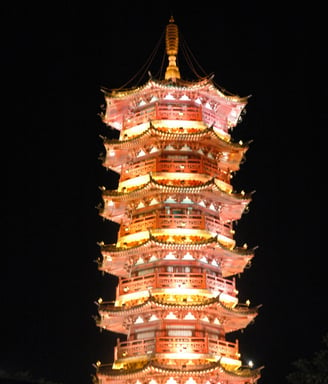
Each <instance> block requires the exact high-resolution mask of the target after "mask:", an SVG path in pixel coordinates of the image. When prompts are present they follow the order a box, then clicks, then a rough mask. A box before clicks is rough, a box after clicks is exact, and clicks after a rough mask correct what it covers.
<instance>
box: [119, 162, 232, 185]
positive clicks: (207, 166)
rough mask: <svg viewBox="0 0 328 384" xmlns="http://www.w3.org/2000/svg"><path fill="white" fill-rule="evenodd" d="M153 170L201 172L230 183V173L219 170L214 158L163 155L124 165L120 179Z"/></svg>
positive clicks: (153, 171) (126, 178)
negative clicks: (184, 157)
mask: <svg viewBox="0 0 328 384" xmlns="http://www.w3.org/2000/svg"><path fill="white" fill-rule="evenodd" d="M151 172H152V173H155V172H174V173H178V172H183V173H201V174H207V175H209V176H212V177H216V178H218V179H219V180H221V181H224V182H226V183H230V178H229V174H227V173H226V172H223V171H221V170H219V169H218V166H217V163H216V161H214V160H210V159H206V158H200V159H186V160H177V159H175V160H173V159H167V158H163V157H160V158H158V159H149V160H145V161H141V162H138V163H136V164H128V165H126V166H124V167H122V172H121V178H120V181H125V180H129V179H133V178H135V177H138V176H141V175H146V174H149V173H151Z"/></svg>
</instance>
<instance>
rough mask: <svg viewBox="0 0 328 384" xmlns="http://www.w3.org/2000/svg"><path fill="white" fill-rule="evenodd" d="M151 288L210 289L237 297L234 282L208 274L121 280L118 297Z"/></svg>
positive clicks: (160, 274) (157, 275) (150, 276)
mask: <svg viewBox="0 0 328 384" xmlns="http://www.w3.org/2000/svg"><path fill="white" fill-rule="evenodd" d="M150 288H152V289H156V288H187V289H208V290H209V291H211V292H213V293H214V294H216V295H218V294H219V293H221V292H224V293H226V294H228V295H231V296H236V286H235V281H234V280H228V279H224V278H222V277H218V276H213V275H209V274H208V273H206V272H201V273H194V272H155V273H151V274H147V275H143V276H136V277H131V278H129V279H125V278H121V279H120V281H119V285H118V295H119V296H121V295H124V294H131V293H135V292H140V291H147V290H149V289H150Z"/></svg>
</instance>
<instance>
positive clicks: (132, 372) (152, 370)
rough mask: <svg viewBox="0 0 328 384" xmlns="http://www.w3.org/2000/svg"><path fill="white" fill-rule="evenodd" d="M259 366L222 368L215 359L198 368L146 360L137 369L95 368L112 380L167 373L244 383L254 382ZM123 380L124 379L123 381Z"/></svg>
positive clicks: (107, 366)
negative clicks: (232, 368)
mask: <svg viewBox="0 0 328 384" xmlns="http://www.w3.org/2000/svg"><path fill="white" fill-rule="evenodd" d="M261 369H262V367H261V368H255V369H250V368H243V367H241V368H238V369H236V370H233V371H232V370H227V369H226V368H224V366H223V364H222V363H221V361H217V362H215V363H210V364H209V365H207V366H206V367H204V368H200V369H188V368H185V369H174V368H169V367H166V366H161V365H159V364H156V362H154V361H148V362H147V363H146V364H145V365H144V366H143V367H142V368H139V369H129V370H115V369H112V367H111V366H110V365H100V366H99V367H98V370H97V375H98V377H99V376H105V377H112V378H113V379H114V380H115V379H116V380H127V379H133V378H139V377H145V376H146V375H147V377H148V376H150V375H152V376H156V375H168V376H174V377H179V376H182V377H188V376H191V377H201V376H205V377H207V378H211V376H212V375H213V376H215V379H216V380H215V381H217V380H218V376H219V380H224V379H229V378H230V379H233V380H234V381H233V382H234V383H236V382H238V381H239V380H238V378H240V383H244V382H245V381H244V380H245V379H250V380H252V383H255V382H256V380H258V379H259V378H260V376H261V373H260V372H261ZM124 382H125V381H124Z"/></svg>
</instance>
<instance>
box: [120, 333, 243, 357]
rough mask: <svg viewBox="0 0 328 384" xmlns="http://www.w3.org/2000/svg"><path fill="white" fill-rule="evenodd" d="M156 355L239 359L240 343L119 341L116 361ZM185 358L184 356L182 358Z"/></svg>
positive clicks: (189, 339)
mask: <svg viewBox="0 0 328 384" xmlns="http://www.w3.org/2000/svg"><path fill="white" fill-rule="evenodd" d="M155 353H178V354H182V355H183V354H184V353H193V354H210V355H214V356H226V357H230V358H232V359H236V358H238V356H239V354H238V342H236V343H232V342H229V341H226V340H219V339H214V338H210V337H208V336H204V337H193V336H191V337H185V336H159V337H157V338H156V339H155V338H154V339H145V340H132V341H123V342H121V341H120V340H118V343H117V346H116V347H115V360H117V359H124V358H133V357H135V356H142V355H143V356H144V355H146V356H147V355H152V354H155ZM181 357H182V358H183V356H181Z"/></svg>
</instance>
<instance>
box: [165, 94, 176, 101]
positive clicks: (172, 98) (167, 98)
mask: <svg viewBox="0 0 328 384" xmlns="http://www.w3.org/2000/svg"><path fill="white" fill-rule="evenodd" d="M164 99H165V100H175V98H174V97H173V96H172V95H171V94H170V93H168V94H167V95H166V96H165V97H164Z"/></svg>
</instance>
